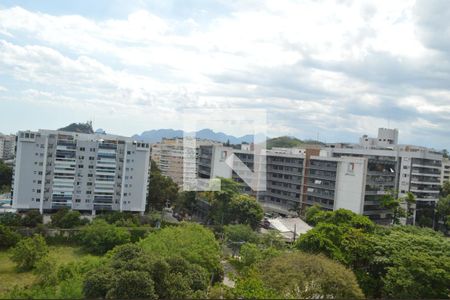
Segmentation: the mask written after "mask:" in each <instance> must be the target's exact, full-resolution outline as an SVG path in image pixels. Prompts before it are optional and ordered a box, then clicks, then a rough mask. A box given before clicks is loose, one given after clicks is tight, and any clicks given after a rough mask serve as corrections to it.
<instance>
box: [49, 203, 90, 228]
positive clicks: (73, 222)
mask: <svg viewBox="0 0 450 300" xmlns="http://www.w3.org/2000/svg"><path fill="white" fill-rule="evenodd" d="M51 220H52V226H54V227H58V228H74V227H77V226H81V225H84V224H86V223H87V222H89V221H88V220H86V219H82V218H81V214H80V212H79V211H76V210H69V209H68V208H62V209H60V210H58V211H57V212H56V213H54V214H53V215H52V216H51Z"/></svg>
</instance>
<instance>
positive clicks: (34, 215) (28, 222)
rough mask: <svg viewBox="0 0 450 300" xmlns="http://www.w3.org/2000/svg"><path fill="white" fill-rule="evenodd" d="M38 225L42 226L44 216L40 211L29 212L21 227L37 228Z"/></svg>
mask: <svg viewBox="0 0 450 300" xmlns="http://www.w3.org/2000/svg"><path fill="white" fill-rule="evenodd" d="M38 224H42V215H41V214H40V213H39V211H38V210H29V211H27V212H26V213H25V215H24V216H23V218H22V220H21V225H22V226H25V227H36V226H37V225H38Z"/></svg>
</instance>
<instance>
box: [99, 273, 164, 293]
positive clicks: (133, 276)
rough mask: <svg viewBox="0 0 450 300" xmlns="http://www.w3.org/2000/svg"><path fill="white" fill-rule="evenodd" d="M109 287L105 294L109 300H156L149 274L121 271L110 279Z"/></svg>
mask: <svg viewBox="0 0 450 300" xmlns="http://www.w3.org/2000/svg"><path fill="white" fill-rule="evenodd" d="M112 279H113V280H112V282H111V287H110V289H109V290H108V292H107V293H106V297H107V298H109V299H137V298H145V299H158V295H156V292H155V285H154V282H153V280H152V278H151V276H150V274H149V273H147V272H143V271H128V270H123V271H121V272H117V273H116V274H115V276H114V277H113V278H112Z"/></svg>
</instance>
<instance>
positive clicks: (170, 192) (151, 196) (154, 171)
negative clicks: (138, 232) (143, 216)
mask: <svg viewBox="0 0 450 300" xmlns="http://www.w3.org/2000/svg"><path fill="white" fill-rule="evenodd" d="M177 195H178V186H177V184H176V183H175V182H173V180H172V178H170V177H167V176H164V175H162V173H161V171H160V170H159V168H158V166H157V164H156V163H155V162H154V161H153V160H152V162H151V170H150V181H149V186H148V196H147V207H146V211H147V212H148V211H151V210H162V209H163V208H164V207H165V206H166V205H167V204H170V203H172V201H175V200H176V199H177Z"/></svg>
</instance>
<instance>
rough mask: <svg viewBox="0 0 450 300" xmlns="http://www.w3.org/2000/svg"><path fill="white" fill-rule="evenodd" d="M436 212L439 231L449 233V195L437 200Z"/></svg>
mask: <svg viewBox="0 0 450 300" xmlns="http://www.w3.org/2000/svg"><path fill="white" fill-rule="evenodd" d="M436 212H437V217H438V220H439V221H438V222H439V224H440V225H441V226H440V227H441V229H442V230H443V231H444V232H448V231H450V194H448V195H447V196H445V197H441V198H440V199H439V201H438V202H437V205H436Z"/></svg>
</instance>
